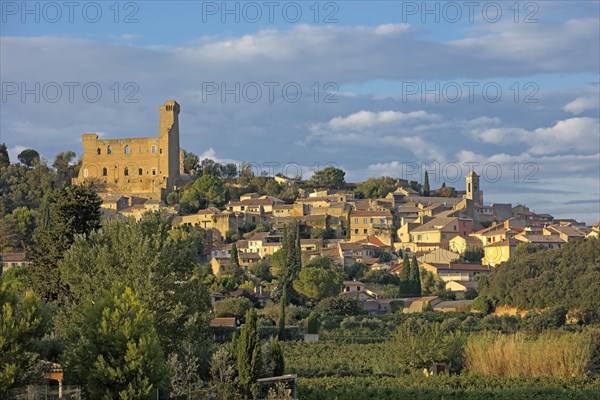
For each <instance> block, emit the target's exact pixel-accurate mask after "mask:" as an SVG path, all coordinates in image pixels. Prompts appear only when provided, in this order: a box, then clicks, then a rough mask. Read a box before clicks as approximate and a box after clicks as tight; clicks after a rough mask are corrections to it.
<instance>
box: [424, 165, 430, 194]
mask: <svg viewBox="0 0 600 400" xmlns="http://www.w3.org/2000/svg"><path fill="white" fill-rule="evenodd" d="M429 192H430V188H429V173H428V172H427V171H425V178H424V182H423V196H426V197H429Z"/></svg>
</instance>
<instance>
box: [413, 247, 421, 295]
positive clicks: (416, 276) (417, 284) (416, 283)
mask: <svg viewBox="0 0 600 400" xmlns="http://www.w3.org/2000/svg"><path fill="white" fill-rule="evenodd" d="M410 283H411V289H412V290H411V292H412V295H413V296H421V273H420V271H419V263H418V262H417V256H414V255H413V258H412V265H411V267H410Z"/></svg>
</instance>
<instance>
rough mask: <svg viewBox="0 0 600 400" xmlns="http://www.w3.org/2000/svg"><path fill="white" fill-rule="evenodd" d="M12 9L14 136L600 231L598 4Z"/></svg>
mask: <svg viewBox="0 0 600 400" xmlns="http://www.w3.org/2000/svg"><path fill="white" fill-rule="evenodd" d="M24 4H25V3H22V2H11V1H3V2H2V3H0V5H1V7H2V9H1V12H2V20H1V21H0V23H1V25H0V27H1V36H0V74H1V77H0V78H1V81H2V100H1V101H2V103H1V111H0V141H1V142H5V143H6V144H7V145H8V147H9V150H10V154H11V157H12V159H13V160H15V159H16V154H18V153H19V151H21V150H22V149H24V148H35V149H37V150H38V151H39V152H40V153H41V154H42V155H43V156H44V157H45V158H47V159H52V158H53V157H54V155H55V154H56V153H57V152H59V151H63V150H67V149H70V150H73V151H75V152H76V153H77V155H78V156H80V155H81V151H82V147H81V141H80V135H81V134H82V133H84V132H96V133H99V134H100V135H101V136H103V137H106V138H119V137H136V136H154V135H156V134H157V130H158V107H159V106H160V105H161V104H162V103H163V102H164V101H165V100H167V99H175V100H177V101H178V102H179V104H180V105H181V114H180V130H181V145H182V147H183V148H184V149H186V150H188V151H192V152H194V153H196V154H199V155H202V156H205V157H210V158H213V159H216V160H219V161H233V162H241V161H246V162H251V163H254V165H262V166H263V168H264V169H265V170H267V171H270V172H273V171H274V172H281V171H282V170H283V172H287V173H288V174H290V175H293V174H295V173H296V172H301V173H302V175H303V176H304V177H305V178H306V177H308V176H310V175H311V174H312V172H313V171H315V170H317V169H320V168H323V166H326V165H336V166H338V167H340V168H343V169H344V170H345V171H346V173H347V180H349V181H360V180H364V179H366V178H368V177H373V176H381V175H389V176H398V177H403V178H407V179H411V180H419V181H420V180H421V176H422V173H423V171H424V169H425V168H427V169H428V170H430V171H431V172H430V176H431V177H432V179H431V180H432V186H433V187H437V186H440V185H441V184H442V182H443V181H446V183H447V184H448V185H453V186H456V187H457V188H459V189H463V188H464V179H463V178H464V176H465V175H466V173H468V171H469V167H470V166H474V168H475V171H476V172H477V173H478V174H480V175H483V176H482V188H483V190H484V192H485V200H486V203H493V202H496V203H499V202H511V203H513V204H516V203H521V204H526V205H528V206H529V207H530V208H532V209H533V210H535V211H536V212H549V213H552V214H553V215H555V216H556V217H574V218H577V219H579V220H584V221H586V222H590V223H591V222H594V221H595V220H598V219H599V218H600V205H599V204H598V200H599V197H600V194H599V193H600V176H599V175H600V124H599V108H600V105H599V98H600V76H599V74H600V65H599V63H600V61H599V60H600V51H599V49H600V39H599V38H600V20H599V13H600V8H599V7H600V6H599V4H600V3H599V2H597V1H582V2H576V1H569V2H558V1H535V2H527V1H524V2H513V1H506V2H502V1H497V2H477V1H476V2H461V1H458V2H427V3H424V2H421V1H418V2H410V1H382V2H377V1H368V2H367V1H339V2H313V1H307V2H299V1H298V2H278V1H273V2H260V1H259V2H228V3H227V4H226V5H225V4H224V3H223V2H221V1H219V2H200V1H198V2H193V1H169V2H167V1H144V2H120V3H118V6H115V3H114V2H74V3H73V5H72V6H67V5H65V4H64V3H63V2H49V3H48V2H29V3H27V5H24Z"/></svg>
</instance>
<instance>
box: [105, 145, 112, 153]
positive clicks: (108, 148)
mask: <svg viewBox="0 0 600 400" xmlns="http://www.w3.org/2000/svg"><path fill="white" fill-rule="evenodd" d="M110 153H112V147H110V146H108V147H107V148H106V154H110Z"/></svg>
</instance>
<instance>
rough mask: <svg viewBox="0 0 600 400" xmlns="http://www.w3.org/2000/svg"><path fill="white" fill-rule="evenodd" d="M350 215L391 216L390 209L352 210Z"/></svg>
mask: <svg viewBox="0 0 600 400" xmlns="http://www.w3.org/2000/svg"><path fill="white" fill-rule="evenodd" d="M351 216H352V217H391V216H392V213H391V212H390V210H353V211H352V214H351Z"/></svg>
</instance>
